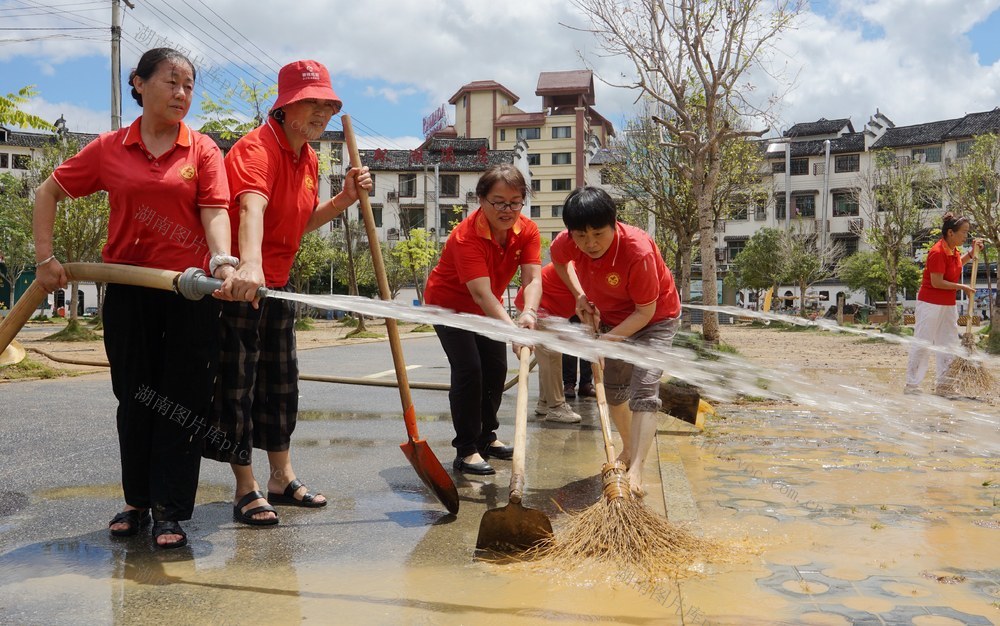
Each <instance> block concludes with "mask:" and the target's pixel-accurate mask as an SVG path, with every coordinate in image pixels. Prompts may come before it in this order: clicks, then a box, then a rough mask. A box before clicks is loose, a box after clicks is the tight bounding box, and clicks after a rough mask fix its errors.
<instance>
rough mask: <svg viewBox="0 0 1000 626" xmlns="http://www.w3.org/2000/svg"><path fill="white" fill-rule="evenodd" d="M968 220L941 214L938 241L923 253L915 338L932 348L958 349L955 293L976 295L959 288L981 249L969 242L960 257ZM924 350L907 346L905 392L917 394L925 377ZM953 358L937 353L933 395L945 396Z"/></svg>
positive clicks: (967, 287) (977, 241) (978, 243)
mask: <svg viewBox="0 0 1000 626" xmlns="http://www.w3.org/2000/svg"><path fill="white" fill-rule="evenodd" d="M969 228H970V226H969V218H967V217H956V216H955V215H954V214H953V213H952V212H951V211H949V212H947V213H945V214H944V218H943V223H942V224H941V239H940V240H939V241H938V242H937V243H935V244H934V245H933V246H932V247H931V249H930V251H928V253H927V261H926V262H925V263H924V279H923V282H922V283H921V284H920V291H919V292H917V309H916V320H917V322H916V327H915V328H914V331H913V336H914V338H915V339H918V340H923V341H925V342H927V343H929V344H931V345H934V346H948V347H958V345H959V343H960V342H959V338H958V308H957V307H956V306H955V300H956V297H957V296H958V292H959V291H964V292H965V293H967V294H969V297H970V298H974V297H975V295H976V288H975V285H963V284H962V283H961V280H962V267H963V266H964V265H965V264H966V263H968V262H969V260H970V259H973V258H975V256H976V253H977V252H978V251H979V250H981V249H982V247H983V242H982V240H981V239H974V240H973V241H972V249H971V250H970V251H969V252H967V253H965V254H964V255H963V254H962V251H961V250H959V246H961V245H962V244H964V243H965V239H966V237H968V236H969ZM927 352H928V350H927V348H926V347H924V346H919V345H916V344H914V345H912V346H911V347H910V360H909V363H908V364H907V367H906V387H905V389H904V392H905V393H917V390H918V387H919V386H920V382H921V381H922V380H923V379H924V376H925V375H926V374H927ZM953 358H955V357H954V355H951V354H947V353H942V352H939V353H937V370H936V372H935V378H936V380H935V393H938V394H939V395H946V394H947V393H948V390H947V389H946V388H945V387H946V386H944V385H943V383H944V382H945V381H944V375H945V372H947V371H948V366H949V365H950V364H951V360H952V359H953Z"/></svg>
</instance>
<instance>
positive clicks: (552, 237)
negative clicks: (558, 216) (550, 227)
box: [549, 230, 563, 241]
mask: <svg viewBox="0 0 1000 626" xmlns="http://www.w3.org/2000/svg"><path fill="white" fill-rule="evenodd" d="M562 232H563V231H561V230H554V231H552V232H550V233H549V241H555V240H556V237H558V236H559V235H561V234H562Z"/></svg>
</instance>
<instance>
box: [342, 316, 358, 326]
mask: <svg viewBox="0 0 1000 626" xmlns="http://www.w3.org/2000/svg"><path fill="white" fill-rule="evenodd" d="M340 324H341V325H342V326H347V327H349V328H357V327H358V318H356V317H354V316H352V315H347V316H344V319H342V320H340Z"/></svg>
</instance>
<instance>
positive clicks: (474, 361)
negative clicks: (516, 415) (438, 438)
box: [424, 165, 542, 475]
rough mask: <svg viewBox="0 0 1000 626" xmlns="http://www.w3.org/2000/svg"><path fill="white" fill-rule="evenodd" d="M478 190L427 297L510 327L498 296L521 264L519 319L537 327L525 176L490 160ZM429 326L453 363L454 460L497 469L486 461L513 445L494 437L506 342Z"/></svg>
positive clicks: (507, 455)
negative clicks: (475, 206)
mask: <svg viewBox="0 0 1000 626" xmlns="http://www.w3.org/2000/svg"><path fill="white" fill-rule="evenodd" d="M476 196H478V197H479V208H478V209H477V210H475V211H473V212H472V215H470V216H469V217H467V218H465V219H464V220H462V222H461V223H460V224H459V225H458V226H457V227H456V228H455V230H453V231H452V232H451V235H449V236H448V241H447V242H446V243H445V246H444V250H443V251H442V252H441V260H440V261H439V262H438V264H437V266H435V268H434V269H433V270H432V271H431V275H430V276H429V277H428V278H427V288H426V289H425V290H424V302H425V303H426V304H431V305H435V306H440V307H443V308H446V309H452V310H454V311H457V312H459V313H474V314H476V315H485V316H487V317H492V318H494V319H498V320H501V321H503V322H506V323H508V324H510V325H512V326H513V325H514V322H513V321H512V320H511V319H510V316H508V315H507V311H506V310H505V309H504V306H503V304H502V294H503V291H504V290H505V289H506V288H507V285H508V284H510V281H511V279H512V278H513V277H514V273H515V272H517V269H518V267H520V268H521V282H522V284H524V312H523V313H522V314H521V316H520V317H519V318H518V323H519V324H520V325H521V326H523V327H525V328H534V327H535V322H536V321H537V318H538V302H539V300H541V296H542V278H541V274H542V265H541V263H542V259H541V236H540V235H539V233H538V227H537V226H536V225H535V223H534V222H532V221H531V220H529V219H528V218H526V217H524V216H523V215H521V213H520V211H521V209H522V208H523V207H524V199H525V198H526V197H527V196H528V186H527V183H526V182H525V180H524V176H523V175H522V174H521V172H520V171H518V169H517V168H516V167H514V166H513V165H495V166H493V167H491V168H490V169H488V170H486V172H485V173H484V174H483V175H482V176H481V177H480V178H479V182H478V183H477V184H476ZM434 330H435V331H436V332H437V335H438V339H439V340H440V341H441V346H442V347H443V348H444V351H445V354H447V356H448V363H449V364H451V391H449V392H448V399H449V401H450V404H451V419H452V423H453V424H454V425H455V439H453V440H452V442H451V443H452V445H453V446H455V448H456V449H457V451H458V456H457V457H456V458H455V462H454V464H453V466H454V468H455V469H456V470H458V471H460V472H465V473H469V474H480V475H486V474H495V473H496V470H494V469H493V467H492V466H491V465H490V464H489V463H488V462H487V461H486V459H488V458H489V457H494V458H497V459H505V460H507V459H511V458H513V456H514V449H513V448H511V447H510V446H506V445H504V444H503V442H501V441H497V435H496V429H497V428H499V427H500V423H499V422H498V421H497V411H498V410H500V400H501V396H502V395H503V383H504V376H505V375H506V373H507V351H506V349H505V348H504V344H503V343H501V342H499V341H494V340H492V339H487V338H486V337H483V336H481V335H477V334H476V333H473V332H471V331H467V330H460V329H457V328H450V327H448V326H435V327H434ZM515 348H516V347H515ZM516 353H517V351H516V349H515V354H516Z"/></svg>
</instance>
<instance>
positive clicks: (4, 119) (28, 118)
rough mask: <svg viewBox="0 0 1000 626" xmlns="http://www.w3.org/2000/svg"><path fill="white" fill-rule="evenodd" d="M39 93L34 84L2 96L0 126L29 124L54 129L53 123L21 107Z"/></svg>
mask: <svg viewBox="0 0 1000 626" xmlns="http://www.w3.org/2000/svg"><path fill="white" fill-rule="evenodd" d="M37 95H38V91H36V90H35V88H34V86H33V85H28V86H27V87H22V88H21V89H19V90H17V91H16V92H14V93H8V94H7V95H6V96H0V126H27V127H29V128H38V129H40V130H52V128H53V127H52V124H50V123H48V122H46V121H45V120H43V119H42V118H40V117H38V116H37V115H32V114H30V113H25V112H24V111H23V110H22V108H21V107H23V106H24V105H25V104H27V103H28V101H29V100H31V99H32V98H33V97H35V96H37Z"/></svg>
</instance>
